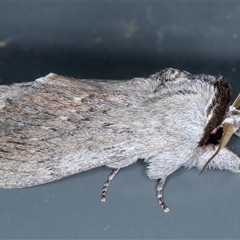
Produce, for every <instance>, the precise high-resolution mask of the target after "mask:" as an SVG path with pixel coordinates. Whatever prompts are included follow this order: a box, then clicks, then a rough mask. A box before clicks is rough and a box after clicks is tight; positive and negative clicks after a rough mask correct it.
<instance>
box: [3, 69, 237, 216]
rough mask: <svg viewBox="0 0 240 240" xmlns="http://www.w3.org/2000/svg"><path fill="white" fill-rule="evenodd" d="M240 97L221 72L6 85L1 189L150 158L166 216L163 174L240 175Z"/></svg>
mask: <svg viewBox="0 0 240 240" xmlns="http://www.w3.org/2000/svg"><path fill="white" fill-rule="evenodd" d="M239 105H240V97H238V98H237V99H236V100H235V101H234V102H233V104H232V105H230V86H229V84H228V82H227V81H226V80H225V78H224V77H222V76H210V75H205V74H201V75H194V74H190V73H188V72H186V71H179V70H176V69H172V68H168V69H164V70H162V71H160V72H158V73H156V74H153V75H150V76H149V77H147V78H133V79H130V80H86V79H80V80H75V79H72V78H68V77H63V76H59V75H56V74H52V73H51V74H49V75H47V76H46V77H43V78H39V79H37V80H35V81H34V82H27V83H20V84H13V85H10V86H5V85H2V86H0V137H1V141H0V187H1V188H24V187H31V186H35V185H39V184H44V183H47V182H51V181H54V180H58V179H61V178H63V177H67V176H69V175H72V174H76V173H79V172H83V171H86V170H90V169H93V168H96V167H100V166H104V165H105V166H107V167H110V168H112V169H113V172H112V173H111V174H110V176H109V177H108V179H107V181H106V183H105V184H104V187H103V189H102V198H101V200H102V201H105V200H106V192H107V189H108V187H109V184H110V183H111V181H112V180H113V178H114V177H115V176H116V174H117V173H118V172H119V170H120V169H121V168H123V167H127V166H129V165H130V164H132V163H134V162H136V161H137V160H138V159H144V162H145V163H146V166H147V170H146V173H147V175H148V177H149V178H151V179H158V180H159V184H158V186H157V198H158V202H159V204H160V205H161V206H162V208H163V210H164V211H165V212H168V211H169V209H168V207H167V205H166V204H165V203H164V199H163V194H162V192H163V187H164V183H165V181H166V178H167V177H168V176H169V175H170V174H171V173H173V172H174V171H176V170H177V169H179V168H180V167H182V166H183V167H186V168H191V167H197V168H199V169H201V171H204V170H205V169H206V168H218V169H220V170H228V171H230V172H233V173H238V172H239V171H240V158H239V157H238V156H237V155H236V154H234V153H233V152H231V151H229V150H228V149H227V148H225V145H226V144H227V142H228V140H229V139H230V138H231V136H232V134H233V133H235V134H236V135H238V136H239V135H240V128H239V127H240V111H239V110H237V108H238V107H239Z"/></svg>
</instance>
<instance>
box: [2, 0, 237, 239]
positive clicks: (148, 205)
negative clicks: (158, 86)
mask: <svg viewBox="0 0 240 240" xmlns="http://www.w3.org/2000/svg"><path fill="white" fill-rule="evenodd" d="M239 13H240V3H234V2H232V3H229V2H225V3H224V2H222V3H221V2H218V3H206V2H204V3H201V2H191V3H189V2H188V3H187V2H185V3H176V2H175V3H173V2H171V3H166V2H165V3H133V2H132V3H131V2H126V3H120V2H116V3H113V2H105V3H104V2H95V3H94V2H91V3H86V2H82V3H80V2H78V3H76V2H75V3H73V2H72V3H67V2H62V3H60V2H55V3H54V2H50V3H46V2H45V3H44V2H36V3H33V2H29V3H26V2H25V3H23V2H21V3H16V2H15V3H9V2H8V3H7V2H5V3H4V2H0V46H1V47H0V79H1V80H2V83H4V84H7V83H12V82H22V81H32V80H34V79H35V78H38V77H40V76H44V75H46V74H47V73H49V72H55V73H59V74H65V75H68V76H73V77H78V78H108V79H110V78H117V79H122V78H132V77H134V76H147V75H149V74H152V73H154V72H156V71H159V70H160V69H163V68H165V67H174V68H179V69H181V70H187V71H190V72H192V73H207V74H213V75H214V74H216V75H217V74H222V75H224V76H225V77H226V78H227V79H228V80H229V82H230V83H231V85H232V87H233V96H234V97H235V96H236V95H237V93H238V92H239V91H240V82H239V79H240V54H239V46H240V28H239V21H240V14H239ZM229 146H230V148H232V149H233V151H234V152H236V153H238V154H239V155H240V139H238V138H237V137H233V139H232V141H231V142H230V144H229ZM109 173H110V170H109V169H106V168H104V167H103V168H99V169H95V170H92V171H89V172H85V173H81V174H78V175H75V176H72V177H69V178H66V179H63V180H60V181H57V182H53V183H50V184H46V185H43V186H38V187H33V188H29V189H19V190H5V189H0V238H4V239H10V238H25V239H26V238H29V239H39V238H41V239H46V238H48V239H49V238H102V239H103V238H105V239H106V238H109V239H110V238H118V239H123V238H148V239H150V238H204V239H206V238H239V236H240V228H239V225H240V204H239V199H240V188H239V184H240V175H234V174H230V173H228V172H220V171H207V172H205V173H204V174H203V175H201V176H198V173H199V171H198V170H196V169H191V170H186V171H185V170H184V169H180V170H179V171H177V172H176V173H174V174H173V175H171V176H170V177H169V179H168V182H167V184H166V187H165V191H164V193H165V200H166V202H167V204H168V206H169V208H170V212H169V213H168V214H166V213H164V212H163V211H162V209H161V208H160V207H159V206H158V203H157V199H156V190H155V188H156V184H157V183H156V182H155V181H151V180H149V179H148V178H147V176H146V175H145V173H144V164H141V163H137V164H134V165H132V166H131V167H129V168H126V169H124V170H122V171H121V172H120V173H119V175H118V176H117V177H116V179H115V180H114V181H113V183H112V185H111V187H110V189H109V192H108V201H107V202H106V203H101V202H100V192H101V188H102V185H103V183H104V182H105V180H106V178H107V175H108V174H109Z"/></svg>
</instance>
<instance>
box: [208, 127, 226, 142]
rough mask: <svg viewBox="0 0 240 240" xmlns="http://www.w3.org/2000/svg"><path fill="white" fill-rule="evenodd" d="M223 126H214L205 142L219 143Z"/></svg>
mask: <svg viewBox="0 0 240 240" xmlns="http://www.w3.org/2000/svg"><path fill="white" fill-rule="evenodd" d="M222 133H223V128H222V127H218V128H214V129H213V130H212V132H211V133H210V136H209V138H208V140H207V142H206V144H214V145H217V144H219V143H220V140H221V138H222Z"/></svg>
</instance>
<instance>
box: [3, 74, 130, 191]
mask: <svg viewBox="0 0 240 240" xmlns="http://www.w3.org/2000/svg"><path fill="white" fill-rule="evenodd" d="M115 85H116V82H114V81H113V82H112V84H111V83H110V82H109V83H108V84H105V83H102V84H100V83H99V84H98V83H97V82H94V81H84V80H82V81H77V80H73V79H68V78H65V77H61V76H58V75H54V74H50V75H48V76H46V77H45V78H41V79H38V80H36V81H35V82H30V83H23V84H14V85H11V86H1V87H0V94H1V98H0V138H1V141H0V187H3V188H20V187H28V186H34V185H38V184H43V183H46V182H50V181H54V180H57V179H60V178H63V177H66V176H69V175H72V174H75V173H79V172H82V171H86V170H88V169H92V168H96V167H99V166H102V165H106V164H110V163H112V162H116V161H119V160H122V159H124V158H125V157H126V156H128V157H131V149H126V150H125V151H121V149H122V147H124V146H125V145H124V144H126V146H127V144H129V142H130V141H131V139H129V140H125V142H124V144H123V143H122V140H123V139H126V138H127V137H126V135H129V133H128V132H127V131H128V127H127V126H124V124H121V122H120V123H117V124H116V121H117V120H116V116H115V115H116V112H117V110H118V108H122V105H123V104H127V100H126V95H122V94H121V93H119V91H118V90H116V89H115V87H114V86H115ZM106 88H108V89H106ZM111 125H114V127H111ZM120 145H121V146H120Z"/></svg>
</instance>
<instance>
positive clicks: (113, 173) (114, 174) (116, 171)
mask: <svg viewBox="0 0 240 240" xmlns="http://www.w3.org/2000/svg"><path fill="white" fill-rule="evenodd" d="M120 169H121V168H117V169H113V171H112V172H111V174H110V175H109V176H108V179H107V181H106V182H105V183H104V185H103V188H102V196H101V201H102V202H106V200H107V196H106V195H107V190H108V187H109V185H110V183H111V182H112V180H113V179H114V178H115V176H116V175H117V173H118V172H119V170H120Z"/></svg>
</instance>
